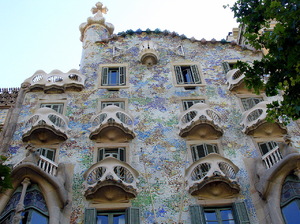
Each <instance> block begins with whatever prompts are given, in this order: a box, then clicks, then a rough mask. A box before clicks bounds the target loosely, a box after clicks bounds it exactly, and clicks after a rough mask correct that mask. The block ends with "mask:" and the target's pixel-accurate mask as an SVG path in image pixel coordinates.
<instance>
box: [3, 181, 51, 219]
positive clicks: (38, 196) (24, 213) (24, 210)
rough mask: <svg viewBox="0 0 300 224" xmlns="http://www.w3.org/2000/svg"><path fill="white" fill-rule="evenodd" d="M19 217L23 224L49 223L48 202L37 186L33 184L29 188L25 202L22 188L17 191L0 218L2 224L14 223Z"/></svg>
mask: <svg viewBox="0 0 300 224" xmlns="http://www.w3.org/2000/svg"><path fill="white" fill-rule="evenodd" d="M23 187H24V186H23ZM18 211H19V214H18ZM18 215H19V216H20V219H19V220H20V223H22V224H23V223H24V224H25V223H26V224H35V223H38V224H47V223H48V209H47V206H46V201H45V199H44V196H43V194H42V193H41V191H40V189H39V187H38V185H37V184H31V185H29V186H28V187H27V189H26V193H25V195H24V200H23V201H22V187H21V186H20V187H18V188H17V189H16V191H15V192H14V194H13V195H12V197H11V198H10V200H9V202H8V203H7V205H6V206H5V208H4V210H3V212H2V214H1V216H0V223H1V224H10V223H13V219H16V217H17V216H18Z"/></svg>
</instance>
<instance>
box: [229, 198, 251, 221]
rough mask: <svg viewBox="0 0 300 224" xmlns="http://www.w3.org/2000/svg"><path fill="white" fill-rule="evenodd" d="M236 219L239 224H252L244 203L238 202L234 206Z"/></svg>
mask: <svg viewBox="0 0 300 224" xmlns="http://www.w3.org/2000/svg"><path fill="white" fill-rule="evenodd" d="M233 209H234V211H235V213H236V216H237V217H236V218H237V220H238V223H239V224H250V220H249V216H248V213H247V209H246V206H245V203H244V202H236V203H234V204H233Z"/></svg>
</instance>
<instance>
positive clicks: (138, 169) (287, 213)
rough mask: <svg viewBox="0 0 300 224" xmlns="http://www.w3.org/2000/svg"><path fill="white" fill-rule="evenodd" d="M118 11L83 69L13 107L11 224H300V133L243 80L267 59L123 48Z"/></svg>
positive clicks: (183, 41) (199, 43)
mask: <svg viewBox="0 0 300 224" xmlns="http://www.w3.org/2000/svg"><path fill="white" fill-rule="evenodd" d="M106 11H107V9H106V8H105V7H103V5H102V4H101V3H97V4H96V6H95V7H93V9H92V12H93V13H94V16H91V17H89V18H88V19H87V22H85V23H83V24H81V25H80V33H81V41H82V59H81V63H80V69H79V70H76V69H72V70H70V71H69V72H66V73H64V72H61V71H59V70H53V71H52V72H51V73H49V74H47V73H45V72H44V71H42V70H39V71H37V72H36V73H35V74H33V75H32V76H31V77H30V78H28V79H27V80H25V81H24V83H23V84H22V86H21V88H20V90H18V97H17V99H16V100H15V101H14V102H13V103H12V104H11V105H10V107H11V109H9V110H10V112H9V113H8V112H7V108H8V107H7V105H6V106H5V105H4V103H3V105H2V101H1V102H0V103H1V105H0V109H1V117H0V118H1V120H0V121H1V122H2V123H3V128H2V130H1V140H2V142H1V149H2V153H3V154H5V155H7V156H8V157H9V159H8V161H7V164H9V165H11V166H12V179H13V189H8V190H5V191H3V192H2V193H1V195H0V201H1V203H0V214H1V215H0V223H20V220H23V222H22V223H51V224H57V223H63V224H64V223H86V224H87V223H88V224H93V223H101V224H103V223H118V224H125V223H127V224H138V223H144V224H153V223H164V224H171V223H174V224H175V223H176V224H179V223H185V224H197V223H251V224H255V223H278V224H279V223H293V222H291V221H290V220H292V219H293V220H296V219H295V217H297V216H298V218H299V217H300V180H299V178H300V154H299V142H300V137H299V136H300V135H299V133H300V129H299V126H298V125H297V123H290V124H288V125H283V124H281V123H280V122H275V123H269V122H267V121H266V110H267V103H268V102H270V101H272V98H268V97H266V96H265V95H264V93H262V94H261V95H255V94H254V93H253V92H252V91H251V90H249V89H247V88H246V87H245V84H244V75H243V74H242V73H241V72H240V71H239V70H238V69H235V68H234V64H235V63H236V62H237V61H238V60H242V61H247V62H251V61H253V60H258V59H260V58H261V57H262V53H261V52H259V51H253V50H251V49H247V48H245V47H241V46H240V45H238V44H236V42H235V38H234V37H230V38H231V39H230V40H232V41H230V42H229V41H226V40H221V41H216V40H214V39H213V40H211V41H206V40H204V39H202V40H196V39H195V38H186V37H185V36H184V35H181V36H180V35H178V34H177V33H175V32H169V31H160V30H158V29H157V30H154V31H151V30H146V31H142V30H137V31H132V30H128V31H126V32H122V33H119V34H118V35H116V34H114V33H113V31H114V27H113V25H112V24H110V23H108V22H106V21H105V18H104V16H103V14H105V13H106ZM9 94H11V93H9ZM1 96H2V95H1ZM278 97H280V96H278ZM5 110H6V111H5Z"/></svg>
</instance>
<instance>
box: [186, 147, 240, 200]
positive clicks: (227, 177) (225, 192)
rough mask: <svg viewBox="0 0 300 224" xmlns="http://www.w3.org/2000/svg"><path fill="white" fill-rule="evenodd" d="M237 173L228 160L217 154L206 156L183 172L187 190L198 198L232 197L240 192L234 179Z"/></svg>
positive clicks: (237, 169)
mask: <svg viewBox="0 0 300 224" xmlns="http://www.w3.org/2000/svg"><path fill="white" fill-rule="evenodd" d="M238 171H239V168H238V167H237V166H236V165H234V164H233V163H232V162H231V161H230V160H229V159H226V158H224V157H222V156H221V155H219V154H217V153H211V154H208V155H207V156H205V157H203V158H201V159H199V160H197V161H196V162H194V163H193V164H192V165H191V166H190V167H189V168H188V169H187V170H186V171H185V179H186V182H187V190H188V191H189V193H190V194H191V195H193V196H196V197H199V198H206V199H215V198H230V197H233V196H234V195H236V194H237V193H238V192H239V191H240V187H239V185H238V184H237V179H236V174H237V172H238Z"/></svg>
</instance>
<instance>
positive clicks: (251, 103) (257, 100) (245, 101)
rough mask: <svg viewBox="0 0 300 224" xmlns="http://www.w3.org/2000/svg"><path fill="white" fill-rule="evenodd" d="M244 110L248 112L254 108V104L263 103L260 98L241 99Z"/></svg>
mask: <svg viewBox="0 0 300 224" xmlns="http://www.w3.org/2000/svg"><path fill="white" fill-rule="evenodd" d="M241 101H242V104H243V107H244V110H245V111H246V110H249V109H251V108H252V107H254V106H255V105H256V104H258V103H260V102H262V101H263V98H262V97H248V98H241Z"/></svg>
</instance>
